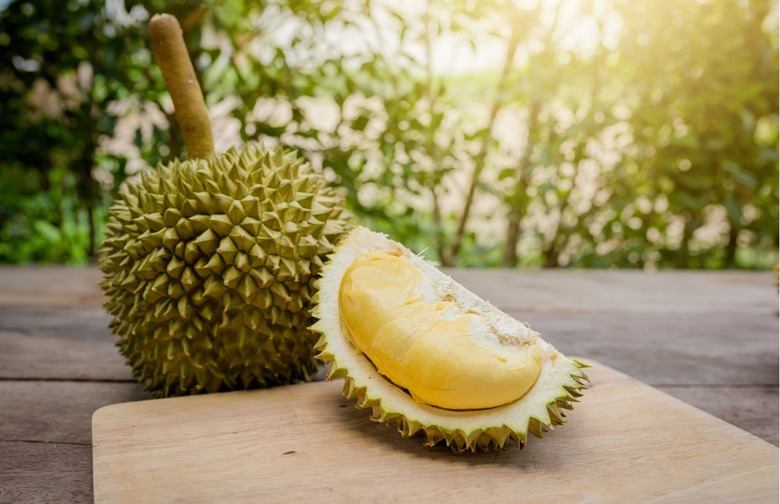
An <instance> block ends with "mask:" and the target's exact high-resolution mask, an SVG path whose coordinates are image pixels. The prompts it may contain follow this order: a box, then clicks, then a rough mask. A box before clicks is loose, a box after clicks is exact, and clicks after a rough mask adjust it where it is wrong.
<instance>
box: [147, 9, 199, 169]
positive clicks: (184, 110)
mask: <svg viewBox="0 0 780 504" xmlns="http://www.w3.org/2000/svg"><path fill="white" fill-rule="evenodd" d="M149 39H150V40H151V44H152V51H153V52H154V56H155V58H156V59H157V64H158V65H160V69H161V70H162V73H163V77H164V78H165V85H166V86H167V87H168V92H169V93H170V94H171V98H172V99H173V106H174V109H175V114H176V121H177V122H178V123H179V127H180V128H181V132H182V134H183V135H184V143H185V144H186V145H187V153H188V154H189V157H190V158H191V159H195V158H207V157H210V156H213V155H214V137H213V135H212V131H211V121H210V120H209V111H208V109H207V108H206V102H205V101H204V100H203V92H202V91H201V89H200V84H198V79H197V77H196V76H195V69H194V68H193V67H192V62H191V61H190V56H189V54H188V53H187V47H186V46H185V45H184V36H183V34H182V30H181V26H180V25H179V22H178V21H177V20H176V18H175V17H173V16H171V15H170V14H155V15H154V16H152V20H151V21H149Z"/></svg>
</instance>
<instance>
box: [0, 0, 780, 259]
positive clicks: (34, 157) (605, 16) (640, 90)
mask: <svg viewBox="0 0 780 504" xmlns="http://www.w3.org/2000/svg"><path fill="white" fill-rule="evenodd" d="M772 8H775V9H776V5H775V4H774V3H773V2H770V1H769V0H754V1H746V2H733V1H729V0H701V1H698V2H684V3H680V2H674V1H672V0H659V1H658V2H630V1H628V0H611V1H607V0H589V1H585V2H581V1H574V0H556V1H555V2H546V1H542V0H538V1H535V2H534V1H531V2H517V3H516V2H513V1H511V0H492V1H490V2H472V1H466V0H463V1H460V0H458V1H455V2H445V1H443V0H428V1H426V2H411V3H403V2H401V3H398V2H390V1H387V0H345V1H342V2H333V1H329V0H290V1H283V0H253V1H248V0H228V1H225V0H208V1H202V2H201V1H194V0H171V1H167V0H124V1H122V0H109V1H106V2H98V1H93V0H68V1H66V2H64V3H62V2H54V1H50V0H41V1H38V2H31V1H19V0H16V1H10V2H8V1H7V2H6V3H4V4H0V48H2V51H0V107H1V108H0V122H1V123H2V129H1V130H0V131H1V132H2V133H0V149H2V152H3V154H4V156H3V158H2V159H0V261H2V262H24V261H58V262H66V261H76V262H78V261H84V260H87V259H88V258H92V257H94V252H95V248H96V245H97V243H98V241H99V240H100V227H101V225H102V222H103V219H104V212H105V208H106V206H107V205H108V204H109V203H110V200H111V198H112V196H113V194H115V192H116V191H118V190H120V187H121V184H122V182H123V181H124V180H125V179H126V178H127V177H128V176H132V174H133V173H134V172H135V171H137V170H138V169H141V168H142V167H145V166H148V165H154V164H156V163H158V162H161V161H168V160H170V159H172V158H173V157H182V156H186V151H185V149H184V146H183V143H182V141H181V136H180V134H179V132H178V128H177V125H176V123H175V117H174V115H173V109H172V105H171V103H170V99H169V97H168V95H167V93H166V91H165V88H164V84H163V81H162V78H161V76H160V73H159V71H158V70H157V68H156V67H155V65H154V62H153V61H152V57H151V54H150V51H149V50H148V48H147V47H148V44H147V35H146V22H147V20H148V19H149V17H150V16H151V15H152V14H153V13H155V12H160V11H166V12H170V13H172V14H174V15H175V16H176V17H177V18H179V20H180V21H181V23H182V26H183V29H184V31H185V38H186V40H187V45H188V48H189V50H190V56H191V58H192V59H193V61H194V63H195V68H196V72H197V73H198V77H199V79H200V80H201V82H202V84H203V86H202V87H203V89H204V92H205V94H206V101H207V103H208V104H209V106H210V108H211V112H212V115H213V120H214V124H215V126H216V128H217V142H218V146H219V145H221V147H222V148H224V147H226V146H227V145H228V144H230V143H237V142H248V141H259V142H265V143H282V144H285V145H288V146H291V147H295V148H297V149H299V150H300V152H301V153H302V154H303V155H305V156H307V157H308V158H309V160H310V161H311V162H312V163H313V164H314V165H315V166H317V167H319V168H321V169H323V170H324V172H325V173H326V175H327V176H328V177H330V178H331V179H332V180H333V182H334V183H335V184H338V185H340V186H341V187H343V188H344V190H345V192H346V194H347V204H348V206H349V208H350V209H351V210H352V211H353V213H354V214H355V215H356V219H357V221H358V222H360V223H363V224H366V225H369V226H370V227H373V228H375V229H377V230H380V231H385V232H388V233H390V234H392V235H393V237H394V238H396V239H399V240H401V241H404V242H406V244H407V245H409V246H410V247H411V248H413V249H417V250H420V249H426V248H427V251H426V255H427V256H428V257H431V258H433V259H438V260H439V261H441V262H442V263H443V264H445V265H478V266H484V265H499V264H503V265H505V266H510V267H511V266H517V265H520V266H547V267H555V266H566V265H574V266H584V267H605V266H615V267H709V268H711V267H734V266H736V267H752V266H766V265H767V264H768V262H767V261H776V257H777V254H776V250H777V240H778V236H777V227H778V225H777V222H778V216H777V201H778V194H777V186H778V175H777V146H778V128H777V107H778V103H777V96H778V89H777V78H776V77H777V71H778V69H777V26H776V23H775V22H774V18H773V14H772V13H771V12H770V11H771V9H772ZM775 14H776V12H775ZM583 27H585V28H583ZM442 41H447V44H448V45H449V46H451V47H452V48H455V49H454V50H453V52H452V55H453V56H452V57H453V58H454V59H456V60H457V59H458V58H459V57H460V54H463V53H467V52H477V53H479V49H480V48H481V47H498V48H500V49H499V52H501V54H500V57H499V58H497V59H498V60H499V64H501V65H502V66H501V67H500V68H498V69H497V70H496V71H485V70H467V71H466V72H467V73H465V74H460V75H457V74H453V73H452V72H448V65H449V64H450V63H451V62H442V61H439V60H437V58H438V57H440V56H438V55H439V54H441V47H442V45H441V44H442ZM220 142H221V143H220ZM751 254H753V255H752V256H751Z"/></svg>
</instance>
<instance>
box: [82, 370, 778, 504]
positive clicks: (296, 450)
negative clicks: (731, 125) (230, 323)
mask: <svg viewBox="0 0 780 504" xmlns="http://www.w3.org/2000/svg"><path fill="white" fill-rule="evenodd" d="M589 363H590V364H592V365H593V367H592V368H591V369H589V370H588V375H589V376H590V378H591V380H592V387H591V388H590V389H589V390H588V391H586V393H585V396H584V397H583V398H582V402H581V403H580V404H578V405H576V406H575V409H574V411H573V412H571V413H570V414H569V417H568V418H569V422H568V423H567V424H566V425H564V426H563V427H558V428H557V429H556V430H555V431H553V432H550V433H548V434H547V435H546V436H545V438H544V439H536V438H533V437H531V439H530V442H529V444H528V446H526V447H525V448H524V449H522V450H518V449H516V448H510V449H506V450H504V451H502V452H500V453H492V454H490V453H487V454H485V453H480V454H461V455H456V454H454V453H452V452H451V451H450V450H449V449H448V448H445V447H441V448H439V447H437V448H432V449H431V448H426V447H424V446H422V444H421V443H420V442H419V440H417V439H403V438H401V437H400V435H398V434H397V433H396V432H395V430H394V429H391V428H389V427H387V426H385V425H382V424H375V423H372V422H370V421H369V420H368V418H367V413H366V412H365V411H360V410H356V409H355V408H354V407H353V404H352V401H347V400H346V399H344V398H343V397H342V395H341V381H340V380H339V381H338V382H335V383H324V382H321V383H309V384H304V385H292V386H287V387H279V388H274V389H269V390H257V391H250V392H231V393H223V394H212V395H202V396H192V397H180V398H172V399H157V400H149V401H141V402H133V403H124V404H116V405H111V406H106V407H104V408H101V409H99V410H98V411H97V412H95V414H94V416H93V419H92V439H93V464H94V485H95V500H96V502H98V503H100V502H139V503H152V502H187V503H195V502H209V503H211V502H215V503H216V502H220V503H223V502H284V503H289V502H314V503H324V502H339V503H342V502H359V503H367V502H388V503H397V502H426V503H427V502H471V503H473V502H490V503H491V504H492V503H497V502H511V503H517V502H555V503H557V504H560V503H562V502H565V503H571V502H583V503H584V502H593V503H604V502H620V503H627V502H675V503H678V502H686V503H689V502H772V503H775V502H778V449H777V448H776V447H774V446H773V445H771V444H769V443H766V442H765V441H762V440H760V439H758V438H756V437H754V436H753V435H751V434H748V433H747V432H744V431H742V430H740V429H738V428H736V427H734V426H732V425H730V424H728V423H726V422H723V421H722V420H719V419H717V418H715V417H713V416H710V415H708V414H707V413H704V412H702V411H700V410H698V409H696V408H694V407H692V406H690V405H688V404H685V403H683V402H681V401H679V400H677V399H675V398H673V397H671V396H669V395H666V394H664V393H662V392H660V391H658V390H656V389H654V388H652V387H650V386H647V385H645V384H643V383H640V382H638V381H636V380H634V379H632V378H630V377H628V376H626V375H624V374H621V373H619V372H617V371H615V370H613V369H610V368H609V367H607V366H604V365H601V364H598V363H594V362H589Z"/></svg>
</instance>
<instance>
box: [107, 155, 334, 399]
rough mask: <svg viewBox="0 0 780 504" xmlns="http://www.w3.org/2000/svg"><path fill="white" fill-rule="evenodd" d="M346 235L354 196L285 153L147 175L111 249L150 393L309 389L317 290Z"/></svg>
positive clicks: (124, 318) (111, 237) (115, 311)
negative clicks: (348, 204) (299, 384)
mask: <svg viewBox="0 0 780 504" xmlns="http://www.w3.org/2000/svg"><path fill="white" fill-rule="evenodd" d="M347 227H348V219H347V216H346V214H345V213H344V212H343V198H342V197H341V196H340V195H338V194H337V193H336V192H335V191H334V190H333V189H331V188H330V187H329V186H328V185H327V183H326V181H325V180H324V179H323V178H322V176H321V175H320V174H318V173H316V172H314V171H313V170H312V168H311V167H310V166H309V165H308V164H307V163H305V162H304V161H303V159H301V158H299V157H298V156H297V155H296V154H295V153H293V152H289V151H285V150H283V149H281V148H276V149H273V150H269V149H267V148H264V147H261V146H257V145H250V146H247V147H246V148H244V149H242V150H237V149H231V150H229V151H228V152H226V153H225V154H223V155H220V156H215V157H212V158H209V159H197V160H190V161H184V162H180V161H175V162H173V163H171V164H168V165H161V166H158V167H157V168H156V169H154V170H147V171H144V172H142V173H141V176H140V180H137V181H136V182H134V183H130V184H129V185H128V186H127V188H126V190H125V191H123V192H122V193H121V194H120V196H119V197H118V199H117V201H116V202H115V203H114V205H113V206H112V207H111V208H110V209H109V218H108V222H107V224H106V239H105V241H104V243H103V246H102V248H101V251H100V267H101V269H102V270H103V272H104V279H103V282H102V284H101V287H102V288H103V291H104V292H105V294H106V295H107V296H108V301H107V302H106V304H105V308H106V310H107V311H108V312H109V313H110V314H111V315H112V316H113V320H112V322H111V326H110V327H111V328H112V330H113V331H114V333H115V334H116V335H117V336H118V337H119V339H118V341H117V345H118V346H119V349H120V352H121V354H122V355H123V356H124V357H125V359H126V362H127V363H128V364H129V365H130V366H132V369H133V373H134V375H135V376H136V377H137V378H138V380H139V382H140V383H141V384H142V385H143V386H144V388H145V389H147V390H148V391H150V392H152V393H153V394H154V395H156V396H171V395H182V394H192V393H198V392H213V391H219V390H233V389H247V388H255V387H267V386H272V385H277V384H284V383H292V382H296V381H303V380H307V379H309V377H310V376H311V375H312V374H313V373H314V372H315V371H316V361H315V360H314V359H313V357H312V346H313V344H314V342H315V341H316V336H314V334H313V333H312V332H311V331H310V330H309V329H308V326H309V325H310V324H311V321H312V320H311V310H312V302H313V301H312V297H313V294H314V291H315V286H314V282H315V281H316V278H317V276H318V274H319V271H320V269H321V267H322V266H323V262H324V261H325V259H326V256H327V255H328V254H329V253H330V252H331V251H332V250H333V243H334V241H335V240H336V239H337V238H338V237H339V236H340V235H341V234H342V233H343V232H344V231H345V230H346V229H347Z"/></svg>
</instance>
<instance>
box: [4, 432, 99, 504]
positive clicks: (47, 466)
mask: <svg viewBox="0 0 780 504" xmlns="http://www.w3.org/2000/svg"><path fill="white" fill-rule="evenodd" d="M0 453H1V454H2V456H1V457H0V475H2V479H1V480H0V502H2V503H9V504H11V503H13V504H20V503H68V504H80V503H91V502H93V494H92V474H91V466H92V448H91V447H90V446H89V445H73V444H62V443H30V442H14V441H10V442H9V441H0Z"/></svg>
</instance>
